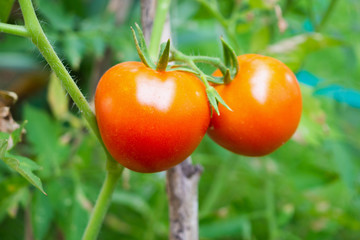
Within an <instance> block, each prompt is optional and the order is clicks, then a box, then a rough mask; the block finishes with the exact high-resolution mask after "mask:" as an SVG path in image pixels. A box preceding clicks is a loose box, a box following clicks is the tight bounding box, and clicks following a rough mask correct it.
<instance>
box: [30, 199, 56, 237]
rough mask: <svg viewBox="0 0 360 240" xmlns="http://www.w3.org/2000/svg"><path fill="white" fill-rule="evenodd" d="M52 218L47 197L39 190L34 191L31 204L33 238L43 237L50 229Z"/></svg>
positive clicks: (51, 210)
mask: <svg viewBox="0 0 360 240" xmlns="http://www.w3.org/2000/svg"><path fill="white" fill-rule="evenodd" d="M53 218H54V215H53V209H52V207H51V204H50V201H49V198H48V197H47V196H45V195H43V194H40V193H39V192H35V194H34V197H33V199H32V204H31V223H32V226H33V232H34V237H35V239H38V240H42V239H44V237H45V236H46V233H47V232H48V231H49V229H50V226H51V223H52V219H53Z"/></svg>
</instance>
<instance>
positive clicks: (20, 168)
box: [2, 153, 46, 195]
mask: <svg viewBox="0 0 360 240" xmlns="http://www.w3.org/2000/svg"><path fill="white" fill-rule="evenodd" d="M2 160H3V161H4V162H5V163H6V164H7V165H8V166H9V167H10V168H11V169H13V170H15V171H17V172H18V173H20V174H21V176H23V177H24V178H25V179H26V180H28V181H29V182H30V183H31V184H32V185H34V186H35V187H36V188H38V189H39V190H40V191H41V192H42V193H44V194H45V195H46V193H45V192H44V189H43V187H42V183H41V180H40V178H39V177H38V176H36V175H35V174H34V173H33V171H34V170H39V169H40V166H39V165H38V164H37V163H35V162H34V161H32V160H31V159H28V158H26V157H22V156H17V155H12V154H9V153H7V154H5V156H4V157H3V158H2Z"/></svg>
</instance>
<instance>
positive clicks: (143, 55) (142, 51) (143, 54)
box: [131, 23, 155, 69]
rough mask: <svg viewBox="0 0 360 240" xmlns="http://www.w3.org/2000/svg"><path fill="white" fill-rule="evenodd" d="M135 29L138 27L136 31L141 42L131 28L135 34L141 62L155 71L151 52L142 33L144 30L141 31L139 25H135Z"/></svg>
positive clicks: (133, 31)
mask: <svg viewBox="0 0 360 240" xmlns="http://www.w3.org/2000/svg"><path fill="white" fill-rule="evenodd" d="M135 27H136V30H137V31H138V34H139V40H140V41H139V40H138V39H137V37H136V32H135V30H134V29H133V28H132V27H131V31H132V34H133V38H134V42H135V46H136V50H137V52H138V55H139V57H140V60H141V62H142V63H144V64H145V65H146V66H147V67H150V68H152V69H155V64H154V63H153V61H152V60H151V57H150V55H149V51H148V49H147V46H146V42H145V37H144V34H143V32H142V30H141V28H140V27H139V25H138V24H136V23H135Z"/></svg>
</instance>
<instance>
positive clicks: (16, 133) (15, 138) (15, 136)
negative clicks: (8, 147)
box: [11, 120, 27, 148]
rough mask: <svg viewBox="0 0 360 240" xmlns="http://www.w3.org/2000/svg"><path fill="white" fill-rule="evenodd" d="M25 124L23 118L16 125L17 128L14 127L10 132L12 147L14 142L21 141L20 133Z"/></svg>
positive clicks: (14, 144)
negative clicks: (20, 122)
mask: <svg viewBox="0 0 360 240" xmlns="http://www.w3.org/2000/svg"><path fill="white" fill-rule="evenodd" d="M26 124H27V121H26V120H25V121H24V122H23V123H22V124H21V125H20V127H18V128H17V129H15V130H14V131H13V132H12V133H11V139H12V141H13V146H12V148H14V147H15V146H16V144H18V143H19V142H20V141H21V135H22V133H23V131H24V127H25V125H26Z"/></svg>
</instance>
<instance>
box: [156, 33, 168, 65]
mask: <svg viewBox="0 0 360 240" xmlns="http://www.w3.org/2000/svg"><path fill="white" fill-rule="evenodd" d="M169 54H170V39H169V40H168V41H167V42H166V45H165V48H164V49H161V50H160V57H159V61H158V63H157V65H156V71H165V70H166V67H167V65H168V62H169Z"/></svg>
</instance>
